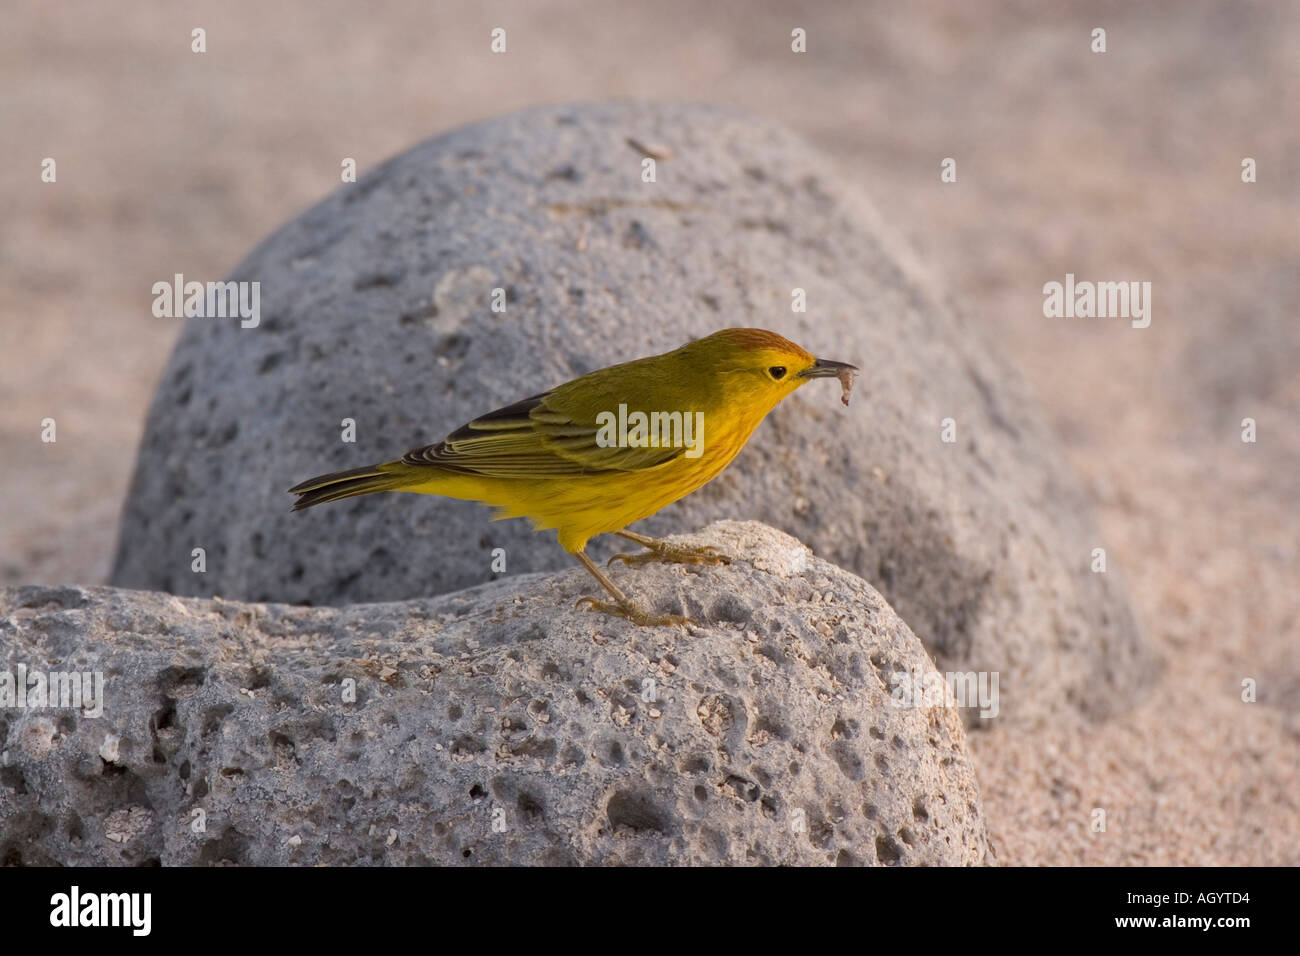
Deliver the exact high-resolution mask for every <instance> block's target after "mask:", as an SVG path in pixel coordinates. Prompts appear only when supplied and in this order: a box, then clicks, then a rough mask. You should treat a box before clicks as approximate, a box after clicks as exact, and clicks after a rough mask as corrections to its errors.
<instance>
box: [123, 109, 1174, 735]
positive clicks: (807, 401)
mask: <svg viewBox="0 0 1300 956" xmlns="http://www.w3.org/2000/svg"><path fill="white" fill-rule="evenodd" d="M647 152H649V153H653V154H655V155H657V156H658V157H660V158H658V159H657V160H656V166H655V173H656V177H655V182H653V183H647V182H644V181H643V178H642V174H643V169H644V165H643V164H644V162H645V160H646V159H647V156H646V155H645V153H647ZM231 278H234V279H240V280H247V281H259V282H261V307H262V319H261V324H260V325H259V326H258V327H257V328H255V329H241V328H240V327H239V323H238V322H237V321H235V320H215V319H190V320H187V328H186V329H185V332H184V333H183V335H182V337H181V339H180V341H179V344H178V345H177V348H176V351H175V353H174V354H173V356H172V358H171V361H170V363H169V365H168V368H167V370H166V372H165V373H164V377H163V380H162V383H161V385H160V386H159V389H158V393H157V396H156V398H155V400H154V404H153V407H152V410H151V413H150V417H149V423H148V427H147V431H146V435H145V439H144V442H143V446H142V448H141V450H140V456H139V460H138V463H137V467H136V473H135V477H134V480H133V483H132V487H131V491H130V494H129V499H128V501H127V505H126V508H125V512H124V516H123V521H122V530H121V536H120V541H119V549H118V555H117V560H116V566H115V571H114V574H113V579H112V580H113V582H114V583H115V584H118V585H122V586H126V587H136V588H152V589H161V590H166V591H170V592H172V593H175V594H185V595H210V594H221V595H223V596H227V597H232V598H238V599H242V600H250V601H266V600H276V601H285V602H291V603H302V602H310V603H313V604H346V603H349V602H355V601H375V600H395V599H405V598H413V597H420V596H426V595H431V594H437V593H442V592H446V591H450V590H455V589H458V588H463V587H466V586H469V585H472V584H475V583H478V582H481V581H484V580H487V579H489V578H490V577H491V570H490V568H491V562H492V553H493V550H494V549H496V548H502V549H504V551H505V554H506V558H507V562H508V568H509V570H510V571H511V572H516V571H534V570H543V569H552V568H557V567H562V566H565V564H566V563H567V562H568V561H569V558H568V557H567V556H565V555H564V553H563V552H562V551H561V550H560V549H559V548H558V547H557V546H556V545H555V544H554V540H553V537H552V536H551V535H549V534H548V535H546V536H545V537H543V536H533V535H532V533H531V532H530V530H529V528H528V526H527V524H526V523H524V522H521V521H514V522H505V523H501V524H489V523H488V521H487V514H486V513H485V512H484V511H483V509H481V508H480V507H479V506H477V505H474V504H471V503H464V502H454V501H446V500H439V499H433V498H427V497H423V496H412V495H385V496H382V497H379V498H368V499H359V500H356V501H351V502H345V503H341V504H334V505H328V506H325V507H322V508H319V509H313V510H312V511H310V512H306V513H302V514H290V513H289V511H288V507H289V503H290V498H289V496H288V495H286V494H285V489H286V488H288V487H289V486H290V485H292V484H294V483H296V482H298V481H300V480H302V479H304V478H308V477H310V476H312V475H315V474H318V473H320V472H324V471H330V470H333V469H343V468H350V467H355V466H361V465H366V464H370V463H372V462H375V461H380V460H385V459H389V458H393V457H397V456H400V455H401V453H402V452H404V451H405V450H406V449H408V448H411V447H414V446H418V445H422V444H426V443H428V442H431V441H436V440H438V439H440V438H441V437H443V435H445V434H446V433H447V432H449V431H451V430H452V429H454V428H455V427H457V426H458V425H460V424H462V423H463V422H465V421H466V420H468V419H470V418H472V417H474V416H475V415H478V414H481V413H482V412H485V411H488V410H490V409H493V408H496V407H498V406H501V405H504V404H507V403H510V402H512V401H514V400H516V399H518V398H520V397H522V396H525V395H530V394H533V393H536V392H538V391H541V390H543V389H545V388H548V387H550V386H553V385H556V384H558V383H560V382H563V381H565V380H567V379H569V378H572V377H574V376H576V375H579V374H582V373H585V372H588V371H591V370H592V369H595V368H599V367H602V366H604V365H608V364H611V363H614V362H619V361H624V360H627V359H631V358H636V357H640V356H643V355H648V354H652V353H656V352H662V351H666V350H668V349H671V348H674V347H676V346H678V345H681V344H682V343H684V342H685V341H687V340H688V339H689V338H691V337H693V336H699V335H702V334H706V333H708V332H712V331H715V330H717V329H719V328H723V327H726V326H736V325H749V326H760V327H765V328H770V329H773V330H775V331H778V332H781V333H783V334H785V335H788V336H789V337H790V338H792V339H793V340H795V341H796V342H799V343H800V344H801V345H803V346H805V347H806V348H808V349H809V350H811V351H813V352H815V353H817V354H820V355H824V356H826V357H830V358H836V359H841V360H846V361H851V362H854V363H856V364H858V365H860V366H861V367H862V368H863V375H862V376H861V378H860V379H859V383H858V389H857V392H856V393H855V396H854V403H853V405H852V406H851V407H850V408H848V409H844V408H843V407H842V406H841V405H840V403H839V401H838V395H837V390H836V387H835V386H834V384H818V385H814V386H811V387H809V388H806V389H804V390H803V391H801V393H800V394H798V395H796V396H794V397H793V398H792V399H791V400H789V401H787V402H786V403H785V404H784V405H783V406H782V407H780V408H778V409H777V410H776V412H774V413H773V415H772V416H771V417H770V418H769V419H768V421H767V422H766V423H765V424H764V425H763V426H762V427H761V428H760V429H759V431H758V432H757V433H756V434H755V436H754V438H753V439H752V441H751V442H750V445H749V447H748V448H747V449H746V450H745V451H744V452H743V453H742V454H741V455H740V456H739V458H738V459H737V461H736V462H735V463H734V464H733V465H732V467H731V468H730V469H729V470H728V471H726V472H725V473H724V474H723V475H722V476H721V477H720V478H718V479H717V480H716V481H714V482H713V483H712V484H711V485H709V486H708V487H706V488H704V489H703V490H701V491H700V492H697V493H696V494H695V495H693V496H691V497H690V498H688V499H686V500H684V501H682V502H679V503H678V504H676V505H673V506H671V507H670V508H668V509H666V510H665V511H663V512H661V513H660V514H659V515H658V516H656V517H655V518H652V519H650V520H648V521H646V522H644V523H643V524H642V525H641V526H639V528H640V530H643V531H645V532H646V533H650V534H662V533H667V532H670V531H674V530H676V531H683V530H692V529H695V528H698V527H700V526H701V525H703V524H704V523H706V522H707V521H709V520H712V519H715V518H755V519H759V520H762V521H765V522H767V523H769V524H772V525H775V526H777V527H780V528H782V529H785V530H787V531H789V532H791V533H793V534H795V535H797V536H798V537H800V538H801V539H802V540H805V541H807V542H808V543H809V544H810V545H811V546H812V547H813V549H814V550H815V551H816V552H817V553H818V554H819V555H821V556H823V557H825V558H827V559H828V560H830V561H832V562H834V563H836V564H839V565H841V566H843V567H846V568H850V569H852V570H854V571H856V572H857V573H859V574H861V575H862V576H863V577H865V578H866V579H868V580H869V581H871V582H873V583H874V584H876V585H877V586H879V587H880V589H881V590H882V592H883V593H884V594H885V595H886V596H887V598H888V599H889V600H890V601H891V603H892V604H893V605H894V606H895V607H897V608H898V610H899V613H900V614H902V615H903V617H904V618H905V619H906V620H908V621H909V622H910V623H911V625H912V626H913V627H914V628H915V629H916V632H917V633H918V634H919V635H920V637H921V638H922V640H923V641H925V643H926V645H927V646H928V647H929V648H930V649H931V651H932V652H933V653H934V654H935V656H936V659H937V660H938V662H939V664H940V666H941V667H943V668H945V669H960V670H968V669H974V670H980V671H997V672H999V673H1000V674H1001V679H1002V688H1003V691H1004V694H1005V695H1006V702H1005V707H1004V711H1003V713H1004V715H1007V716H1016V717H1020V718H1025V719H1033V718H1039V717H1044V716H1047V715H1051V714H1054V713H1058V712H1059V711H1061V710H1062V709H1074V708H1077V709H1080V710H1082V711H1083V712H1085V713H1087V714H1090V715H1100V714H1104V713H1106V712H1108V711H1109V710H1111V709H1113V708H1114V707H1115V706H1117V705H1119V704H1121V703H1122V702H1123V701H1126V700H1128V699H1129V698H1131V696H1132V694H1133V693H1134V691H1135V690H1136V689H1137V688H1139V687H1141V686H1143V685H1144V684H1145V683H1146V681H1147V680H1148V679H1149V677H1150V676H1151V675H1152V673H1153V670H1154V663H1153V661H1152V658H1151V655H1150V654H1149V653H1148V652H1147V650H1146V645H1145V643H1144V641H1143V638H1142V636H1141V635H1140V633H1139V631H1138V627H1137V625H1136V623H1135V620H1134V617H1133V615H1132V612H1131V610H1130V607H1129V603H1128V599H1127V595H1126V593H1125V590H1124V587H1123V585H1122V583H1121V582H1120V581H1119V580H1118V579H1117V572H1116V569H1115V568H1114V567H1113V566H1112V567H1111V568H1110V570H1109V571H1108V572H1107V573H1104V574H1099V573H1093V572H1092V570H1091V569H1090V566H1089V565H1090V562H1091V560H1092V550H1093V549H1094V548H1096V547H1099V546H1101V545H1102V542H1100V541H1099V540H1098V536H1097V534H1096V532H1095V530H1094V527H1093V524H1092V521H1091V518H1090V514H1089V506H1088V503H1087V501H1086V500H1085V498H1084V496H1083V495H1082V493H1081V490H1080V488H1079V486H1078V484H1077V483H1076V481H1075V480H1074V478H1073V477H1072V476H1071V475H1070V474H1069V473H1068V471H1067V469H1066V467H1065V466H1064V464H1063V462H1062V459H1061V455H1060V453H1059V451H1058V450H1057V447H1056V445H1055V443H1054V441H1053V440H1052V439H1051V437H1050V435H1049V433H1048V431H1047V429H1046V428H1045V427H1044V425H1043V422H1042V420H1041V419H1040V417H1039V415H1038V414H1037V413H1036V412H1035V410H1034V409H1033V407H1032V403H1031V401H1030V400H1029V397H1028V395H1027V392H1026V389H1025V388H1024V387H1023V385H1022V384H1021V381H1020V378H1019V376H1018V375H1017V374H1016V372H1015V371H1014V370H1013V369H1011V368H1010V367H1008V365H1007V363H1006V362H1004V361H1002V360H1001V359H1000V358H999V357H998V356H996V355H994V354H992V353H991V351H990V350H989V349H988V348H987V347H986V346H985V345H984V344H983V342H982V340H981V338H980V336H979V335H977V334H976V333H975V332H974V330H972V329H971V328H970V327H968V326H967V325H965V324H963V322H962V321H961V320H960V319H959V318H958V317H957V316H956V315H955V314H954V312H953V310H952V309H951V308H950V307H949V306H948V305H947V304H946V303H945V301H944V297H943V294H942V292H941V290H940V287H939V286H938V285H937V284H936V283H935V282H934V281H933V280H932V279H929V278H927V277H926V276H925V275H924V274H923V272H922V271H921V270H920V269H919V268H918V267H917V264H916V263H915V262H914V261H912V259H911V257H910V255H909V254H908V252H907V251H906V249H905V248H904V247H903V246H902V245H901V244H900V243H899V242H898V241H897V240H896V239H895V238H894V237H893V236H892V235H891V234H890V231H889V230H888V229H887V228H886V227H885V226H884V225H883V224H882V223H881V222H880V221H879V218H878V217H877V216H876V214H875V212H874V211H873V210H872V208H871V207H870V206H869V205H867V204H866V203H865V202H863V201H862V200H861V199H860V198H858V197H856V196H855V195H853V194H852V193H851V192H850V191H849V190H847V189H845V188H844V187H843V186H842V185H840V183H839V182H838V180H837V178H836V176H835V174H834V172H833V170H832V169H831V168H830V167H829V166H828V165H827V164H826V163H825V162H824V161H823V160H822V159H821V158H820V157H818V156H817V155H816V154H815V153H813V152H812V151H811V150H809V149H808V148H807V147H806V146H804V145H803V144H802V143H801V142H800V141H799V140H798V139H797V138H796V137H794V136H792V135H791V134H789V133H787V132H785V131H784V130H782V129H780V128H778V127H775V126H772V125H770V124H768V123H766V122H764V121H761V120H758V119H755V118H754V117H751V116H747V115H743V114H738V113H735V112H732V111H730V110H726V109H721V108H715V107H708V106H682V105H645V104H589V105H581V106H559V107H551V108H544V109H536V110H532V111H529V112H525V113H521V114H518V115H514V116H509V117H506V118H503V119H498V120H493V121H490V122H486V123H483V124H480V125H476V126H472V127H468V128H464V129H460V130H456V131H454V132H451V133H449V134H446V135H444V136H440V137H438V138H436V139H433V140H431V141H429V142H427V143H424V144H423V145H420V146H418V147H416V148H414V149H412V150H410V151H409V152H407V153H405V154H403V155H401V156H398V157H397V158H395V159H393V160H391V161H389V162H387V163H385V164H384V165H383V166H381V167H380V168H378V169H375V170H374V171H372V172H371V173H369V174H368V175H366V176H365V177H363V179H362V180H361V181H360V182H358V183H355V184H349V185H346V186H344V187H342V188H341V189H339V190H338V191H337V192H336V193H335V194H334V195H332V196H330V197H329V198H327V199H326V200H324V201H323V202H321V203H320V204H319V205H317V206H316V207H315V208H313V209H311V210H309V211H308V212H306V213H304V214H303V215H302V216H300V217H299V218H298V219H296V220H294V221H293V222H291V223H289V224H288V225H286V226H285V227H284V228H282V229H281V230H280V231H279V232H277V233H276V234H275V235H273V236H272V237H271V238H269V239H268V240H266V241H265V242H264V243H262V245H260V246H259V247H258V248H257V249H256V250H255V251H254V252H253V253H252V254H251V255H250V256H249V257H248V258H247V259H246V260H245V261H244V263H243V264H242V265H240V266H239V267H238V268H237V269H236V270H235V271H234V273H233V275H232V277H231ZM796 288H798V289H803V290H804V291H805V293H806V296H807V312H806V313H795V312H792V310H791V303H792V290H794V289H796ZM493 289H501V290H503V292H502V296H503V297H504V300H505V302H506V310H505V311H504V312H493V311H492V309H491V302H492V296H493ZM947 418H951V419H953V423H954V426H955V434H956V441H955V442H951V443H948V442H944V441H942V440H941V428H942V423H943V421H944V419H947ZM344 419H353V420H355V422H356V441H355V442H354V443H345V442H344V441H342V440H341V423H342V421H343V420H344ZM197 547H201V548H203V549H204V550H205V553H206V572H205V573H201V574H200V573H195V572H194V571H192V570H191V568H192V558H191V554H192V551H193V549H194V548H197ZM599 547H600V546H598V547H597V554H599Z"/></svg>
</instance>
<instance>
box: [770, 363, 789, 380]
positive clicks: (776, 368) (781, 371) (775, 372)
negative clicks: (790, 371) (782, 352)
mask: <svg viewBox="0 0 1300 956" xmlns="http://www.w3.org/2000/svg"><path fill="white" fill-rule="evenodd" d="M767 374H768V375H770V376H772V377H773V378H775V379H782V378H785V366H784V365H773V366H772V367H771V368H770V369H768V370H767Z"/></svg>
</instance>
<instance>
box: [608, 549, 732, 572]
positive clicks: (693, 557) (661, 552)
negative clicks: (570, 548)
mask: <svg viewBox="0 0 1300 956" xmlns="http://www.w3.org/2000/svg"><path fill="white" fill-rule="evenodd" d="M615 561H623V562H625V563H627V564H648V563H650V562H651V561H665V562H668V563H670V564H730V563H731V558H729V557H727V556H726V555H725V554H721V553H720V552H719V551H718V549H717V548H714V547H713V546H712V545H707V544H706V545H703V546H702V547H699V548H683V547H681V546H679V545H675V544H665V545H662V546H660V547H657V548H649V549H648V550H646V551H637V552H635V553H632V554H616V555H614V556H613V557H612V558H610V559H609V560H608V561H606V562H605V567H609V566H610V565H611V564H613V563H614V562H615Z"/></svg>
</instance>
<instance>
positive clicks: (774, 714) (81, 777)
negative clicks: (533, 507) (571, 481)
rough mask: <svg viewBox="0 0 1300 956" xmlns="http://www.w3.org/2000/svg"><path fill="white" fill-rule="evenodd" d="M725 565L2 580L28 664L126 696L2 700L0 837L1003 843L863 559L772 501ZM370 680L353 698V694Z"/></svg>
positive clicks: (104, 852) (193, 844)
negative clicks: (860, 566)
mask: <svg viewBox="0 0 1300 956" xmlns="http://www.w3.org/2000/svg"><path fill="white" fill-rule="evenodd" d="M683 543H691V544H709V545H712V546H714V547H716V548H718V549H719V550H721V551H722V552H724V553H726V554H729V555H732V556H734V557H735V560H734V562H733V563H731V564H730V565H726V566H708V567H694V566H683V565H659V564H654V565H645V566H638V567H635V568H631V567H616V568H615V569H614V571H613V574H614V576H615V578H616V580H617V581H618V582H619V583H620V584H621V585H622V586H623V587H624V588H625V589H626V590H628V591H629V592H631V593H632V594H633V595H635V597H636V598H637V599H638V600H640V601H641V602H642V603H643V604H644V605H647V606H649V607H652V608H654V609H656V610H658V611H660V612H664V613H682V612H687V613H689V614H690V615H692V616H693V617H694V618H695V619H697V620H699V621H701V622H702V623H701V624H700V625H699V626H692V627H690V628H689V629H681V628H673V627H657V628H638V627H635V626H633V625H632V624H630V623H628V622H627V621H624V620H620V619H613V618H610V617H607V616H604V615H602V614H599V613H596V612H592V611H589V610H579V609H575V607H574V603H575V601H576V600H577V599H578V598H579V597H581V596H583V595H586V594H590V593H592V591H593V584H594V582H593V581H591V579H590V578H589V576H588V575H587V574H586V572H584V571H582V570H581V569H574V570H570V571H566V572H561V573H558V574H549V575H526V576H508V577H505V578H503V579H502V580H500V581H497V582H494V583H491V584H487V585H484V586H481V587H477V588H473V589H471V590H468V591H463V592H459V593H455V594H449V595H444V596H441V597H438V598H433V599H426V600H419V601H409V602H403V603H386V604H369V605H353V606H351V607H346V608H338V609H336V608H309V607H291V606H287V605H280V604H243V603H237V602H232V601H226V600H221V599H216V600H210V599H197V598H177V597H175V596H171V595H167V594H162V593H156V592H142V591H130V590H124V589H117V588H107V587H96V588H81V587H58V588H50V587H20V588H10V589H5V590H3V591H0V649H2V650H3V655H4V660H3V661H2V662H0V667H3V668H8V669H9V670H10V671H11V672H12V671H14V670H15V668H16V667H17V665H18V664H19V663H23V664H25V666H26V667H27V668H28V669H29V670H44V671H67V670H77V671H96V670H98V671H101V672H102V673H103V674H104V679H105V683H106V692H105V706H104V710H103V715H102V716H100V717H94V718H92V717H87V716H84V715H82V714H80V713H77V712H73V711H68V710H54V709H48V708H28V709H19V708H9V709H6V710H4V711H3V712H0V859H3V860H4V861H5V862H9V863H35V864H44V863H60V864H148V863H163V864H169V865H170V864H185V865H187V864H222V863H239V864H358V863H360V864H368V863H374V864H421V863H438V864H458V865H460V864H485V863H516V864H575V863H576V864H608V863H629V864H668V863H723V862H726V863H732V864H837V865H855V864H973V863H981V862H988V861H989V859H988V858H987V852H988V844H987V837H986V832H985V822H984V815H983V811H982V808H981V804H980V797H979V793H978V789H977V786H976V781H975V777H974V773H973V770H972V766H971V761H970V758H969V756H968V753H967V749H966V739H965V734H964V729H963V726H962V722H961V720H960V718H959V716H958V714H957V712H956V710H955V709H954V708H951V707H946V706H930V707H900V706H897V704H896V703H895V701H894V700H893V699H892V698H891V696H890V687H891V686H892V685H893V683H894V678H895V677H896V676H897V675H899V674H903V673H917V674H924V673H929V672H930V671H932V669H933V665H932V663H931V661H930V659H929V657H928V655H927V654H926V652H925V650H924V648H923V647H922V645H921V643H920V641H919V640H917V638H916V637H915V635H913V634H912V632H911V631H910V630H909V629H908V627H907V625H906V624H905V623H904V622H903V621H902V620H901V619H900V618H899V617H898V616H897V615H896V614H895V613H894V612H893V611H892V610H891V609H890V608H889V606H888V605H887V604H886V603H885V601H884V599H883V598H882V597H881V596H880V594H879V593H877V592H876V591H875V590H874V589H873V588H872V587H870V585H868V584H866V583H865V582H864V581H862V580H861V579H860V578H858V577H856V576H854V575H852V574H850V573H848V572H846V571H843V570H840V569H839V568H836V567H834V566H833V565H830V564H828V563H826V562H824V561H821V560H819V559H816V558H814V557H812V555H811V553H810V552H809V551H808V550H807V549H806V548H805V547H804V546H803V545H802V544H800V543H799V542H797V541H795V540H793V539H791V538H789V537H788V536H786V535H784V534H782V533H780V532H778V531H775V530H773V529H771V528H768V527H765V526H763V525H759V524H756V523H749V522H746V523H740V522H722V523H718V524H716V525H714V526H712V527H710V528H708V529H706V531H705V532H704V533H702V534H700V535H698V536H694V537H691V538H689V539H684V542H683ZM350 688H354V689H355V693H354V695H353V696H354V698H355V702H352V701H350V700H349V699H348V695H349V689H350Z"/></svg>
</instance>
